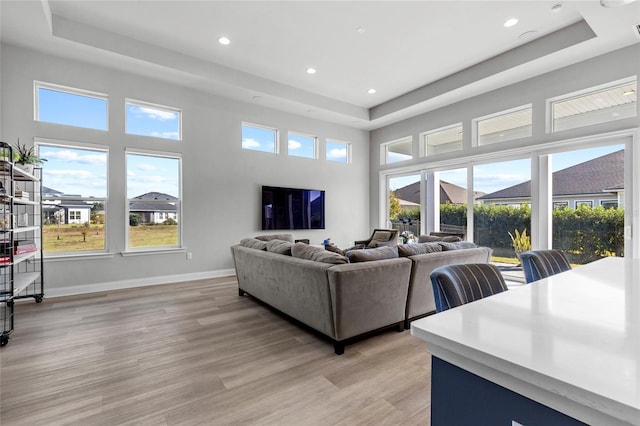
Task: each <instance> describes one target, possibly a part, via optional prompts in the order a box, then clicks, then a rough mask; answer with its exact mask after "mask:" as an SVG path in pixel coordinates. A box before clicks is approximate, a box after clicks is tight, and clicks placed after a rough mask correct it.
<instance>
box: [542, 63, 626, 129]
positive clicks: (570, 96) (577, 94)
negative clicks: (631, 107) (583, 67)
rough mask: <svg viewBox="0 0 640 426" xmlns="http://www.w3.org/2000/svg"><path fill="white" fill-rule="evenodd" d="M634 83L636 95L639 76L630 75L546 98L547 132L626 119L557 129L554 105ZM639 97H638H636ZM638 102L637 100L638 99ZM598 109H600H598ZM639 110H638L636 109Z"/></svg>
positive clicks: (614, 119) (613, 119)
mask: <svg viewBox="0 0 640 426" xmlns="http://www.w3.org/2000/svg"><path fill="white" fill-rule="evenodd" d="M632 83H636V96H637V93H638V76H637V75H635V76H630V77H625V78H622V79H619V80H614V81H610V82H607V83H604V84H599V85H596V86H591V87H587V88H585V89H581V90H577V91H574V92H571V93H566V94H564V95H560V96H554V97H552V98H549V99H547V100H546V111H547V113H546V123H545V124H546V132H547V133H557V132H563V131H566V130H573V129H580V128H583V127H586V126H592V125H598V124H604V123H608V122H611V121H616V120H622V119H625V118H627V117H621V118H612V119H611V120H606V121H600V122H593V123H588V124H585V125H582V126H575V127H567V128H565V129H560V130H557V129H556V120H555V118H554V106H555V105H556V104H557V103H560V102H566V101H571V100H574V99H579V98H583V97H587V96H590V95H594V94H596V93H600V92H606V91H608V90H615V89H617V88H619V87H622V86H626V85H628V84H632ZM636 99H637V98H636ZM636 103H637V100H636ZM596 111H598V110H596ZM636 111H637V110H636ZM637 116H638V114H637V112H636V114H635V115H634V117H637Z"/></svg>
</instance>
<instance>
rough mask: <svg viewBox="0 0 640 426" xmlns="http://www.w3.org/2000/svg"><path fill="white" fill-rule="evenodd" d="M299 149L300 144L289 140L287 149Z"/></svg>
mask: <svg viewBox="0 0 640 426" xmlns="http://www.w3.org/2000/svg"><path fill="white" fill-rule="evenodd" d="M301 147H302V144H301V143H300V142H298V141H294V140H293V139H289V149H300V148H301Z"/></svg>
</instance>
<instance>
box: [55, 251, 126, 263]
mask: <svg viewBox="0 0 640 426" xmlns="http://www.w3.org/2000/svg"><path fill="white" fill-rule="evenodd" d="M110 257H113V253H106V252H105V253H72V254H49V255H45V256H44V261H45V262H65V261H67V260H93V259H106V258H110Z"/></svg>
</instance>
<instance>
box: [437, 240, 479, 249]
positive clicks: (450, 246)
mask: <svg viewBox="0 0 640 426" xmlns="http://www.w3.org/2000/svg"><path fill="white" fill-rule="evenodd" d="M438 244H440V246H441V247H442V251H451V250H461V249H469V248H476V247H478V246H477V245H476V244H475V243H472V242H471V241H458V242H455V243H448V242H446V241H440V242H439V243H438Z"/></svg>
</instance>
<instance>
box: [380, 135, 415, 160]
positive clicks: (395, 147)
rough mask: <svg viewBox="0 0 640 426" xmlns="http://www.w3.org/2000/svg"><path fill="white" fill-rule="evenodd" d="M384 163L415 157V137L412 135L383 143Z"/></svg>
mask: <svg viewBox="0 0 640 426" xmlns="http://www.w3.org/2000/svg"><path fill="white" fill-rule="evenodd" d="M381 148H382V158H381V160H382V161H381V163H382V164H391V163H397V162H399V161H406V160H411V159H412V158H413V138H412V137H411V136H409V137H406V138H402V139H398V140H396V141H393V142H387V143H384V144H382V146H381Z"/></svg>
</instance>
